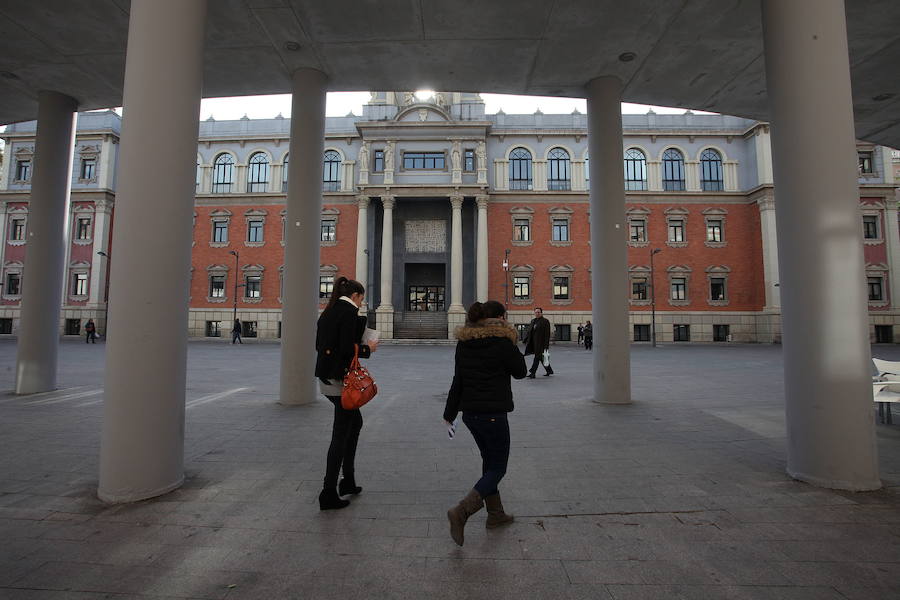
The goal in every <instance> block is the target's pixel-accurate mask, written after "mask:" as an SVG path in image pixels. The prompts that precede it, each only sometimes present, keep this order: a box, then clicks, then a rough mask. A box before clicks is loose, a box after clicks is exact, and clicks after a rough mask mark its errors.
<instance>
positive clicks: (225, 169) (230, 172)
mask: <svg viewBox="0 0 900 600" xmlns="http://www.w3.org/2000/svg"><path fill="white" fill-rule="evenodd" d="M233 183H234V159H233V158H232V157H231V155H230V154H228V153H225V154H220V155H219V156H217V157H216V162H215V163H214V166H213V187H212V191H213V194H227V193H229V192H230V191H231V185H232V184H233Z"/></svg>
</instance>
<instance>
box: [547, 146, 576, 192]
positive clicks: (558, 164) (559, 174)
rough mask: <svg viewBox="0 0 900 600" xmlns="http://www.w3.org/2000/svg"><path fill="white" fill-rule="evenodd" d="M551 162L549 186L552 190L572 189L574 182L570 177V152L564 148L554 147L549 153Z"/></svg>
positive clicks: (548, 156)
mask: <svg viewBox="0 0 900 600" xmlns="http://www.w3.org/2000/svg"><path fill="white" fill-rule="evenodd" d="M547 160H548V161H549V162H550V177H549V178H548V179H547V188H548V189H551V190H570V189H572V182H571V179H570V177H569V153H568V152H566V151H565V150H563V149H562V148H554V149H553V150H551V151H550V153H549V154H548V155H547Z"/></svg>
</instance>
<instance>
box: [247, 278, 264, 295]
mask: <svg viewBox="0 0 900 600" xmlns="http://www.w3.org/2000/svg"><path fill="white" fill-rule="evenodd" d="M261 281H262V277H260V276H259V275H247V276H246V277H244V297H245V298H259V293H260V287H261Z"/></svg>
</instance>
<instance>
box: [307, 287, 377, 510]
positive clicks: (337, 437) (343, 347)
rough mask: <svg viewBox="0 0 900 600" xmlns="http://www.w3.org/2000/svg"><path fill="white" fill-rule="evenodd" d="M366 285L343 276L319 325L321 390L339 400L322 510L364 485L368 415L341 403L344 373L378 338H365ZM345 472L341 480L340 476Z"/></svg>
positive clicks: (344, 503) (340, 503)
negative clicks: (359, 465)
mask: <svg viewBox="0 0 900 600" xmlns="http://www.w3.org/2000/svg"><path fill="white" fill-rule="evenodd" d="M365 293H366V290H365V288H364V287H363V286H362V284H361V283H360V282H358V281H354V280H352V279H347V278H346V277H339V278H338V280H337V281H336V282H335V284H334V289H333V290H332V293H331V298H330V299H329V300H328V304H327V305H326V306H325V310H323V311H322V314H321V315H320V316H319V322H318V324H317V326H316V377H318V378H319V390H320V391H321V392H322V394H323V395H324V396H325V397H326V398H328V400H329V402H331V403H332V404H333V405H334V423H333V425H332V428H331V444H330V445H329V446H328V458H327V460H326V466H325V481H324V484H323V486H322V491H321V493H320V494H319V509H320V510H332V509H338V508H344V507H346V506H349V505H350V501H349V500H343V499H341V496H347V495H350V494H353V495H356V494H359V493H360V492H362V488H361V487H360V486H358V485H356V469H355V465H354V461H355V458H356V445H357V442H358V441H359V432H360V431H361V430H362V426H363V419H362V413H360V411H359V409H358V408H357V409H354V410H345V409H344V408H343V407H342V406H341V392H342V391H343V380H344V374H345V373H346V372H347V370H348V369H349V368H350V363H352V362H353V357H354V355H355V353H356V347H357V346H359V358H369V356H371V354H372V352H375V349H376V348H377V347H378V341H377V340H372V341H370V342H369V343H367V344H363V343H362V337H363V333H364V332H365V329H366V317H363V316H360V315H359V307H360V306H361V305H362V301H363V296H364V295H365ZM341 471H343V473H344V477H343V479H341V482H340V484H338V475H340V473H341Z"/></svg>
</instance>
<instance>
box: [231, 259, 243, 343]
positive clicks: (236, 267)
mask: <svg viewBox="0 0 900 600" xmlns="http://www.w3.org/2000/svg"><path fill="white" fill-rule="evenodd" d="M228 254H233V255H234V312H233V314H232V315H231V325H232V327H233V326H234V322H235V321H237V294H238V288H239V287H241V286H239V285H238V259H239V258H240V256H241V255H240V254H238V253H237V251H236V250H229V251H228Z"/></svg>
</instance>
